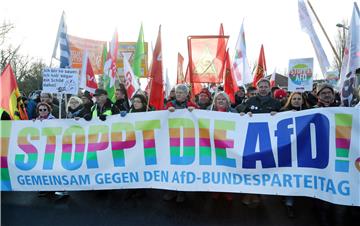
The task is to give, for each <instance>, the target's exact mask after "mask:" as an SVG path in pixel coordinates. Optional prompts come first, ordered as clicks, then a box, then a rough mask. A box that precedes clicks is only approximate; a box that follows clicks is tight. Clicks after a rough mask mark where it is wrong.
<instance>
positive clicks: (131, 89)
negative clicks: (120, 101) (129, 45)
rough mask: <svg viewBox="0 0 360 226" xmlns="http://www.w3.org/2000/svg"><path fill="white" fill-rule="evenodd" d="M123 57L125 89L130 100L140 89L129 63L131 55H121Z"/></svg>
mask: <svg viewBox="0 0 360 226" xmlns="http://www.w3.org/2000/svg"><path fill="white" fill-rule="evenodd" d="M123 56H124V59H123V60H124V75H125V87H126V91H127V95H128V97H129V98H131V97H132V96H133V95H134V94H135V93H136V92H137V91H138V90H139V89H140V85H139V83H138V80H137V78H136V77H135V74H134V72H133V70H132V68H131V66H130V63H129V59H130V56H131V53H123Z"/></svg>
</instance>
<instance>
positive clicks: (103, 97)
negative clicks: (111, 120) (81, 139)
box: [84, 89, 120, 121]
mask: <svg viewBox="0 0 360 226" xmlns="http://www.w3.org/2000/svg"><path fill="white" fill-rule="evenodd" d="M94 97H95V99H96V102H95V104H94V106H93V107H92V108H91V112H90V114H87V115H85V116H84V118H85V120H91V119H93V118H96V117H99V118H100V120H102V121H105V120H106V116H109V115H115V114H119V113H120V111H119V109H118V108H117V107H116V106H115V105H114V104H113V103H112V102H111V100H110V99H109V98H108V94H107V92H106V91H105V90H103V89H96V90H95V94H94Z"/></svg>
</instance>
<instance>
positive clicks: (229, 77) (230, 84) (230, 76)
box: [224, 50, 237, 103]
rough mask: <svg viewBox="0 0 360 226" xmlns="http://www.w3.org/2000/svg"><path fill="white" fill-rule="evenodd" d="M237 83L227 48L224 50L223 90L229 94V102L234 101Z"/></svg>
mask: <svg viewBox="0 0 360 226" xmlns="http://www.w3.org/2000/svg"><path fill="white" fill-rule="evenodd" d="M236 90H237V83H236V80H235V77H234V73H233V70H232V67H231V63H230V56H229V50H228V51H227V52H226V69H225V78H224V91H225V93H226V94H227V95H228V96H229V98H230V101H231V103H235V92H236Z"/></svg>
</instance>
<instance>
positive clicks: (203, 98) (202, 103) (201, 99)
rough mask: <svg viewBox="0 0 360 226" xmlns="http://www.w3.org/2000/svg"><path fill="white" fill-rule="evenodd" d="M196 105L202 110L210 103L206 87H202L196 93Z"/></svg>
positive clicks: (209, 95)
mask: <svg viewBox="0 0 360 226" xmlns="http://www.w3.org/2000/svg"><path fill="white" fill-rule="evenodd" d="M197 105H198V106H199V108H200V109H202V110H206V109H208V107H209V106H210V105H211V93H210V91H209V90H208V89H207V88H203V89H202V90H201V91H200V93H199V94H198V100H197Z"/></svg>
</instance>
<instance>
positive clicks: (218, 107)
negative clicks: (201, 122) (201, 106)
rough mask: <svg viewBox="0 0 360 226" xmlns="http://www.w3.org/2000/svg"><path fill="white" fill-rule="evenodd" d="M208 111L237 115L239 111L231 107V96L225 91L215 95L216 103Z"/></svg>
mask: <svg viewBox="0 0 360 226" xmlns="http://www.w3.org/2000/svg"><path fill="white" fill-rule="evenodd" d="M208 110H211V111H221V112H233V113H237V111H236V110H235V109H233V108H232V107H231V101H230V98H229V96H228V95H227V94H226V93H225V92H223V91H221V92H218V93H216V94H215V96H214V102H213V104H212V105H211V106H210V108H209V109H208Z"/></svg>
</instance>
